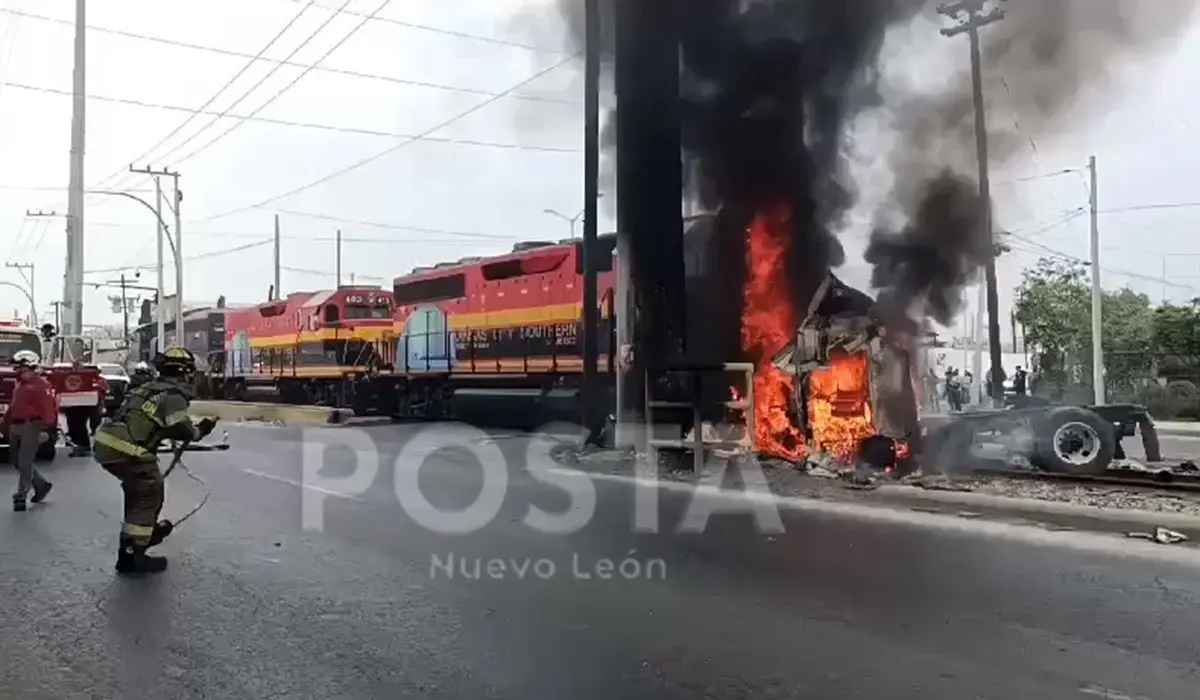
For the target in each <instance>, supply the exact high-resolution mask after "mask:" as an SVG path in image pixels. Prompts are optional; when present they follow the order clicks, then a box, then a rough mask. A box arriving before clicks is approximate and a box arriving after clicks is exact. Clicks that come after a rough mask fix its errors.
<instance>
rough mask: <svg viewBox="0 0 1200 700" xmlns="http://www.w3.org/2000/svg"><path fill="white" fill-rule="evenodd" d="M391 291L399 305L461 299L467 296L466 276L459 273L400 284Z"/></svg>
mask: <svg viewBox="0 0 1200 700" xmlns="http://www.w3.org/2000/svg"><path fill="white" fill-rule="evenodd" d="M393 291H394V292H395V297H396V303H397V304H400V305H407V304H419V303H421V302H427V301H445V300H447V299H461V298H463V297H465V296H466V295H467V276H466V275H464V274H463V273H461V272H460V273H458V274H455V275H446V276H445V277H433V278H431V279H424V280H417V281H416V282H401V283H400V284H397V285H396V286H395V288H394V289H393Z"/></svg>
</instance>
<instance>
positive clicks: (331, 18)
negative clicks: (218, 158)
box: [135, 0, 390, 167]
mask: <svg viewBox="0 0 1200 700" xmlns="http://www.w3.org/2000/svg"><path fill="white" fill-rule="evenodd" d="M314 1H315V0H308V3H307V4H306V5H305V6H304V7H303V8H301V9H300V12H298V13H297V14H296V16H295V17H293V18H292V20H291V21H290V22H288V24H287V26H286V27H284V29H283V31H281V32H280V33H279V34H277V35H276V36H275V38H274V39H272V40H271V41H270V43H268V44H267V46H266V47H264V48H263V50H262V51H261V52H260V53H264V52H266V50H267V49H269V48H271V46H272V45H273V44H274V43H275V42H276V41H278V40H279V38H280V36H282V35H283V32H286V31H287V29H288V28H289V27H291V26H292V25H293V24H294V23H295V22H296V21H297V20H299V19H300V16H301V15H303V14H304V13H305V11H307V10H308V8H310V7H312V5H313V4H314ZM352 2H354V0H346V1H345V2H344V3H342V6H341V9H339V10H338V11H337V12H334V13H333V14H331V15H330V16H329V17H328V18H326V20H325V21H324V22H322V23H321V24H320V25H319V26H318V27H317V28H316V29H314V30H313V32H312V33H311V34H309V35H308V37H307V38H306V39H305V40H304V41H302V42H300V45H299V46H297V47H296V48H294V49H292V52H291V53H289V54H288V55H287V56H286V57H285V60H291V58H292V57H293V56H295V55H296V54H298V53H300V51H301V50H303V49H304V47H305V46H308V44H309V42H311V41H312V40H313V39H315V38H317V35H319V34H320V33H321V32H323V31H325V28H326V27H328V26H329V25H330V24H332V23H333V21H334V20H335V19H337V17H338V15H339V14H341V11H342V10H344V9H345V8H347V7H349V6H350V4H351V3H352ZM388 2H390V0H384V2H383V4H384V5H387V3H388ZM380 9H382V6H381V7H380ZM360 26H361V25H360ZM350 33H351V34H353V33H354V32H353V31H351V32H350ZM346 38H349V37H348V36H347V37H346ZM346 38H343V39H342V41H340V42H338V43H337V44H336V45H335V48H336V47H337V46H341V45H342V43H343V42H344V41H345V40H346ZM327 55H328V54H326V56H327ZM256 60H257V59H252V60H251V61H250V63H248V64H247V65H246V66H245V67H244V68H243V69H242V70H241V71H240V72H239V73H238V75H237V76H234V79H236V78H237V77H238V76H240V75H241V74H242V73H244V72H245V71H247V70H249V69H250V66H251V65H253V64H254V63H255V61H256ZM322 60H324V56H323V57H322ZM280 68H282V66H280V65H276V66H275V67H274V68H272V69H271V70H269V71H267V74H266V75H264V76H263V77H262V78H260V79H259V81H258V82H257V83H255V84H253V85H251V86H250V89H248V90H246V91H245V92H244V93H242V96H241V97H239V98H237V99H236V100H234V101H233V104H231V105H229V106H228V107H226V108H225V109H224V110H222V112H221V115H220V116H215V117H213V118H212V119H210V120H209V121H208V123H207V124H205V125H203V126H201V127H200V130H199V131H196V132H195V133H193V134H192V135H191V136H189V137H188V138H186V139H184V140H183V143H180V144H178V145H176V146H175V147H174V148H171V149H168V150H167V152H166V153H163V154H160V155H159V157H158V158H157V160H160V161H166V160H171V161H172V164H173V165H174V166H175V167H178V166H179V165H180V164H182V163H183V162H184V161H186V160H188V159H189V158H191V157H192V156H194V155H196V154H197V153H199V152H200V151H203V150H204V149H205V148H208V147H209V146H211V145H212V144H214V143H216V142H217V141H220V140H221V139H222V138H223V137H225V136H226V135H227V134H229V132H231V131H233V130H234V129H236V128H238V127H239V126H241V125H242V124H245V121H239V122H235V123H234V125H233V126H231V127H230V128H229V129H226V130H225V131H224V132H223V133H221V134H220V135H218V136H217V137H216V138H215V139H212V140H210V141H209V142H208V143H206V144H205V145H203V146H201V147H200V148H199V149H196V150H195V151H193V152H192V153H190V154H188V155H186V156H184V157H183V158H171V156H172V155H174V154H175V153H178V152H179V151H180V150H182V149H183V147H184V146H186V145H188V144H189V143H191V142H192V141H195V140H196V139H197V138H198V137H200V136H201V135H202V134H203V133H204V132H206V131H208V130H209V129H210V128H211V127H212V126H213V125H214V124H216V123H217V122H218V121H220V120H221V117H224V116H225V115H227V114H228V113H229V112H230V110H232V109H233V108H234V107H237V106H238V105H240V104H241V103H242V102H243V101H245V99H246V98H248V97H250V95H252V94H253V93H254V91H255V90H257V89H258V88H259V87H261V86H262V84H263V83H265V82H266V81H267V80H269V79H270V78H271V76H273V75H275V74H276V73H278V72H279V69H280ZM306 73H307V71H306ZM232 82H233V80H230V83H232ZM292 85H295V81H293V82H291V83H289V84H288V85H287V86H286V87H284V88H283V90H281V91H279V92H277V93H276V94H275V95H274V96H273V97H271V99H269V100H267V102H266V103H265V104H264V105H262V106H261V107H259V108H258V109H256V110H254V111H253V112H251V113H250V116H252V117H253V116H256V115H257V114H258V113H259V112H261V111H262V110H263V108H264V107H266V105H269V104H271V102H273V101H274V100H275V99H277V98H278V97H279V96H280V95H282V94H283V92H285V91H287V90H288V88H290V87H292ZM224 89H225V88H222V91H224ZM213 99H216V96H214V97H213ZM206 106H207V105H206ZM135 160H136V159H135Z"/></svg>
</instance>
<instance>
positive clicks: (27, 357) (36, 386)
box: [0, 350, 58, 512]
mask: <svg viewBox="0 0 1200 700" xmlns="http://www.w3.org/2000/svg"><path fill="white" fill-rule="evenodd" d="M41 361H42V360H41V358H40V357H38V354H37V353H36V352H34V351H32V350H18V351H17V352H16V353H15V354H13V357H12V365H13V367H14V368H15V369H16V370H17V387H16V389H15V390H14V391H13V397H12V404H11V405H9V407H8V410H7V411H5V413H4V417H3V418H0V432H3V433H4V434H5V435H8V448H9V451H10V452H11V453H12V456H13V464H14V465H15V466H16V468H17V471H18V472H19V473H20V476H19V477H18V478H17V489H16V490H15V491H13V510H15V511H17V512H20V511H23V510H25V508H26V500H27V499H28V500H32V501H33V502H34V503H41V502H42V501H44V500H46V494H48V493H50V482H49V481H46V479H45V478H43V477H42V475H41V473H40V472H39V471H38V470H37V467H35V466H34V465H33V462H34V460H35V459H36V458H37V450H38V445H40V444H41V443H42V442H44V441H46V440H49V439H50V437H51V436H50V431H51V430H52V429H53V428H54V427H55V426H56V425H58V403H57V401H56V400H55V398H54V392H53V390H52V389H51V387H50V382H48V381H46V379H45V378H44V377H42V376H41V375H40V374H38V366H39V365H40V364H41ZM30 488H32V489H33V498H32V499H29V489H30Z"/></svg>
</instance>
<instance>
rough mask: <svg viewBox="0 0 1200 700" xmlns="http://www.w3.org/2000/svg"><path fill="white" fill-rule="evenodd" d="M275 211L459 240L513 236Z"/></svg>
mask: <svg viewBox="0 0 1200 700" xmlns="http://www.w3.org/2000/svg"><path fill="white" fill-rule="evenodd" d="M275 211H277V212H279V213H280V214H289V215H291V216H299V217H303V218H307V219H318V220H320V221H332V222H336V223H342V224H351V225H354V226H367V227H370V228H382V229H388V230H391V231H412V232H413V233H430V234H437V235H440V236H457V237H459V238H478V239H482V240H512V236H503V235H499V234H494V233H474V232H470V231H450V230H446V229H436V228H422V227H419V226H400V225H396V224H386V223H380V222H377V221H362V220H359V219H346V218H343V217H339V216H330V215H327V214H316V213H312V212H305V211H296V210H295V209H276V210H275Z"/></svg>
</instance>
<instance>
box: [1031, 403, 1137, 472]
mask: <svg viewBox="0 0 1200 700" xmlns="http://www.w3.org/2000/svg"><path fill="white" fill-rule="evenodd" d="M1035 426H1036V427H1035V446H1034V460H1033V461H1034V464H1036V465H1037V466H1039V467H1041V468H1042V469H1045V470H1046V471H1050V472H1056V473H1061V474H1103V473H1104V471H1105V470H1106V469H1108V467H1109V465H1110V464H1112V461H1113V456H1114V455H1115V454H1116V451H1117V438H1116V435H1115V433H1114V431H1113V426H1112V424H1111V423H1109V422H1108V421H1106V420H1104V419H1103V418H1101V417H1100V416H1099V415H1097V414H1096V413H1094V412H1092V411H1089V410H1087V409H1086V408H1079V407H1077V406H1060V407H1058V408H1054V409H1051V410H1049V411H1047V412H1046V414H1045V415H1044V416H1043V417H1042V418H1041V419H1040V420H1038V421H1036V423H1035Z"/></svg>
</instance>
